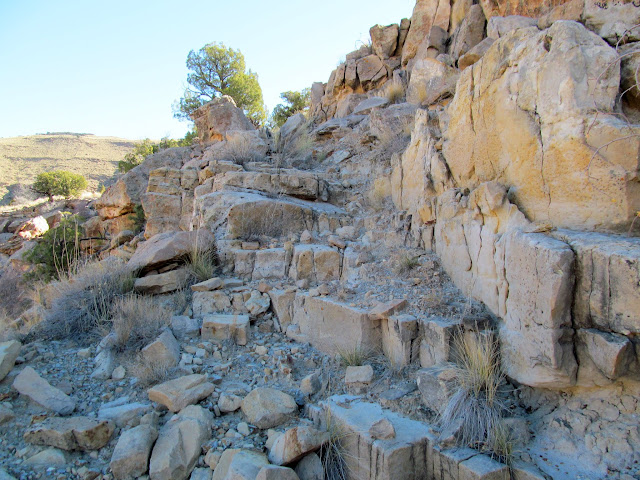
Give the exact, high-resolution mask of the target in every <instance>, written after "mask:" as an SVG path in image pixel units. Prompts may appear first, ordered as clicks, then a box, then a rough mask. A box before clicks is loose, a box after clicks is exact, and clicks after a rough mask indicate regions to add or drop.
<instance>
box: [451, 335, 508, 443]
mask: <svg viewBox="0 0 640 480" xmlns="http://www.w3.org/2000/svg"><path fill="white" fill-rule="evenodd" d="M453 347H454V352H455V358H456V364H455V370H456V375H455V385H456V388H455V391H454V393H453V395H452V396H451V398H450V399H449V403H448V405H447V407H446V408H445V410H444V412H443V413H442V416H441V419H440V423H441V425H442V426H443V431H447V430H449V429H450V428H451V427H452V426H453V425H455V424H457V423H460V428H459V431H458V435H457V437H458V440H459V442H460V443H461V444H462V445H465V446H471V447H474V448H478V449H481V450H483V449H486V448H488V447H489V446H490V445H491V441H492V435H495V433H494V432H496V428H497V427H498V425H499V424H500V421H501V419H502V414H503V412H504V405H503V403H502V402H501V400H500V398H499V396H498V393H499V388H500V386H501V385H502V383H503V381H504V373H503V372H502V369H501V368H500V353H499V344H498V342H497V340H496V339H495V337H494V336H493V335H492V334H482V333H481V334H475V335H474V334H466V335H465V334H464V333H459V334H457V335H456V336H455V337H454V342H453ZM494 441H495V440H494Z"/></svg>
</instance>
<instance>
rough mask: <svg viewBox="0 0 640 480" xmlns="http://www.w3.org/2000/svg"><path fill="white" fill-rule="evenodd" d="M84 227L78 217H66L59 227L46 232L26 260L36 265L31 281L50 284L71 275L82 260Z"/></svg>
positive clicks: (28, 274)
mask: <svg viewBox="0 0 640 480" xmlns="http://www.w3.org/2000/svg"><path fill="white" fill-rule="evenodd" d="M82 233H83V230H82V226H81V225H80V223H79V219H78V217H77V216H75V215H74V216H67V217H64V218H63V219H62V220H61V221H60V223H59V224H58V226H56V227H55V228H52V229H50V230H48V231H47V232H45V234H44V235H43V236H42V237H41V238H40V239H39V240H38V241H37V243H36V245H35V247H33V249H31V250H29V251H28V252H26V253H25V255H24V258H25V260H27V261H28V262H30V263H32V264H34V265H35V268H34V269H33V270H32V271H31V272H29V273H27V275H26V278H27V279H29V280H42V281H44V282H50V281H51V280H55V279H59V278H61V277H62V276H63V275H67V274H69V272H70V271H71V270H72V269H73V267H74V265H75V264H76V263H77V262H78V260H79V259H80V239H81V238H82Z"/></svg>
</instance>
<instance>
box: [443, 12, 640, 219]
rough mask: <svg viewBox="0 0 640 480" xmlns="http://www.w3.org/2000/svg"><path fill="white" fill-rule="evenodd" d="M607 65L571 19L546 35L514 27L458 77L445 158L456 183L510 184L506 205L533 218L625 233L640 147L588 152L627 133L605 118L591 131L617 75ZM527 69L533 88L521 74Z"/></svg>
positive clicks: (639, 203)
mask: <svg viewBox="0 0 640 480" xmlns="http://www.w3.org/2000/svg"><path fill="white" fill-rule="evenodd" d="M545 38H546V39H547V42H548V43H547V44H546V45H547V47H548V51H547V49H545V48H544V46H545ZM551 38H552V39H553V40H549V39H551ZM549 42H550V43H549ZM516 45H518V48H515V47H516ZM615 61H616V54H615V52H614V50H613V49H611V48H610V47H609V46H608V45H607V44H606V43H605V42H604V41H603V40H602V39H600V38H598V37H597V36H596V35H594V34H592V33H591V32H589V31H588V30H586V29H585V28H584V27H583V26H581V25H580V24H577V23H573V22H565V21H560V22H556V23H554V24H553V25H552V26H551V28H550V29H549V30H547V31H544V32H539V31H538V29H537V28H534V27H530V28H524V29H519V30H515V31H513V32H511V33H509V34H507V35H506V36H505V37H502V38H500V39H499V40H498V41H496V42H495V43H494V44H493V45H492V46H491V47H490V48H489V50H488V51H487V53H486V54H485V55H484V56H483V58H482V59H481V60H480V61H478V62H477V63H475V64H474V65H473V66H472V67H470V68H467V69H465V70H464V71H463V72H462V75H461V77H460V80H459V82H458V85H457V91H456V96H455V97H454V100H453V102H452V103H451V104H450V106H449V109H448V113H449V116H450V121H449V124H448V129H447V130H446V131H445V135H444V137H445V142H444V147H443V152H444V156H445V158H446V159H447V165H448V168H449V171H450V172H451V174H452V176H453V178H454V179H455V181H456V183H457V185H458V186H459V187H461V188H470V189H473V188H475V187H476V186H477V185H479V184H480V183H482V182H483V181H488V180H495V181H497V182H500V183H502V184H504V185H509V186H512V187H511V192H510V198H511V199H512V201H513V202H514V203H517V205H518V206H519V208H520V209H521V210H522V211H523V212H524V213H525V215H527V218H529V219H530V220H532V221H539V222H551V223H552V224H553V225H555V226H560V227H569V228H570V227H572V226H576V227H579V228H581V229H592V228H599V229H628V228H629V226H630V223H631V220H632V215H633V214H634V213H633V212H635V211H637V210H640V195H638V193H637V180H635V178H637V175H636V174H635V173H633V172H636V171H637V169H638V162H637V158H638V150H639V148H638V147H639V145H640V143H638V142H636V141H635V139H634V138H635V137H632V138H630V140H629V141H625V142H615V143H614V144H612V145H610V146H609V147H608V148H607V149H601V150H599V152H597V154H596V155H595V157H594V149H597V148H598V147H600V146H602V145H604V144H606V143H607V142H609V141H611V140H613V139H615V138H621V137H623V136H625V135H628V134H629V132H628V131H626V130H625V129H626V128H627V127H626V126H624V125H623V123H620V122H618V121H617V120H616V119H614V118H613V117H612V116H607V115H604V116H600V118H599V119H595V121H594V123H593V125H591V123H592V120H593V118H592V113H591V112H593V109H594V108H595V109H598V110H600V111H602V112H610V111H612V108H613V105H614V103H615V98H616V95H617V92H618V87H619V83H620V76H619V70H618V69H615V68H607V66H608V65H609V64H611V63H612V62H613V63H615ZM516 65H517V66H516ZM505 67H506V68H505ZM534 71H535V72H537V74H536V80H535V81H534V80H533V79H532V78H531V77H530V76H529V75H528V74H525V73H524V72H534ZM602 72H606V74H605V75H601V74H602ZM592 78H599V79H600V80H599V82H598V83H597V84H593V83H592V82H591V81H590V80H589V79H592ZM558 85H562V88H558ZM510 92H519V93H518V94H517V95H512V94H511V93H510ZM594 102H595V105H594ZM498 105H500V108H498V107H497V106H498ZM559 105H561V106H562V108H558V106H559ZM533 112H535V115H532V113H533ZM605 117H607V118H605ZM471 118H473V119H474V121H473V122H471V121H470V119H471ZM586 125H590V128H589V130H586ZM498 132H499V133H498ZM623 132H626V133H623ZM463 145H464V147H463ZM614 145H615V147H614ZM489 159H491V160H489ZM514 159H518V160H517V161H516V160H514ZM596 179H597V180H596ZM584 198H590V199H591V200H590V202H584V201H583V199H584ZM595 204H597V205H600V206H601V208H598V209H597V211H596V210H594V209H593V208H592V205H595ZM567 205H571V208H569V209H567V208H566V206H567Z"/></svg>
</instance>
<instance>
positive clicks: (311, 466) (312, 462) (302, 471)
mask: <svg viewBox="0 0 640 480" xmlns="http://www.w3.org/2000/svg"><path fill="white" fill-rule="evenodd" d="M295 472H296V474H297V475H298V477H299V478H300V480H324V467H323V466H322V460H320V457H318V455H317V454H315V453H310V454H309V455H307V456H305V457H304V458H303V459H302V460H300V461H299V462H298V464H297V465H296V469H295Z"/></svg>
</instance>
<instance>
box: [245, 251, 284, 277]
mask: <svg viewBox="0 0 640 480" xmlns="http://www.w3.org/2000/svg"><path fill="white" fill-rule="evenodd" d="M286 258H287V252H286V251H285V250H284V248H270V249H266V250H259V251H257V252H256V255H255V264H254V267H253V279H254V280H260V279H269V278H284V277H285V276H286V272H287V261H286Z"/></svg>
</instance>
